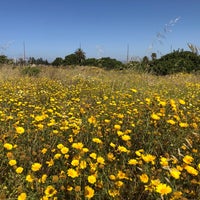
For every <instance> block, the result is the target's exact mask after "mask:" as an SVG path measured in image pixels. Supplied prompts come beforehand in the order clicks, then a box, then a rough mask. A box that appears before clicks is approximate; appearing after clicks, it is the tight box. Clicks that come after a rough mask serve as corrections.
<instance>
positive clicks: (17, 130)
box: [16, 126, 25, 134]
mask: <svg viewBox="0 0 200 200" xmlns="http://www.w3.org/2000/svg"><path fill="white" fill-rule="evenodd" d="M24 131H25V130H24V128H23V127H21V126H17V127H16V132H17V133H18V134H22V133H24Z"/></svg>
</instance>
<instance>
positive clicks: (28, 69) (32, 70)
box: [22, 67, 41, 76]
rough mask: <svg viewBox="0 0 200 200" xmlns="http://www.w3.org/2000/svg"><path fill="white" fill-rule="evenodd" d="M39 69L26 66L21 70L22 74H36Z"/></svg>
mask: <svg viewBox="0 0 200 200" xmlns="http://www.w3.org/2000/svg"><path fill="white" fill-rule="evenodd" d="M40 72H41V70H40V69H39V68H38V67H26V68H24V69H23V70H22V74H23V75H28V76H38V74H39V73H40Z"/></svg>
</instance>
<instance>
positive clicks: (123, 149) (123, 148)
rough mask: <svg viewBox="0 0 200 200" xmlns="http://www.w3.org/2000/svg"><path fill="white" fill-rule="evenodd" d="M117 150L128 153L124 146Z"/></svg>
mask: <svg viewBox="0 0 200 200" xmlns="http://www.w3.org/2000/svg"><path fill="white" fill-rule="evenodd" d="M117 150H118V151H119V152H124V153H129V152H130V151H129V150H128V149H127V148H126V147H124V146H118V148H117Z"/></svg>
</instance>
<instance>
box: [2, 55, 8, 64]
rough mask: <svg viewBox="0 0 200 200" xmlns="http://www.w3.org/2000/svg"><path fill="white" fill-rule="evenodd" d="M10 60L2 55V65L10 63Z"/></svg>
mask: <svg viewBox="0 0 200 200" xmlns="http://www.w3.org/2000/svg"><path fill="white" fill-rule="evenodd" d="M8 61H9V60H8V58H7V56H5V55H0V64H6V63H8Z"/></svg>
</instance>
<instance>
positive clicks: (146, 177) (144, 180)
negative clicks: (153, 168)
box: [140, 174, 149, 183]
mask: <svg viewBox="0 0 200 200" xmlns="http://www.w3.org/2000/svg"><path fill="white" fill-rule="evenodd" d="M140 180H141V182H143V183H147V182H148V181H149V177H148V176H147V174H142V175H140Z"/></svg>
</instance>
